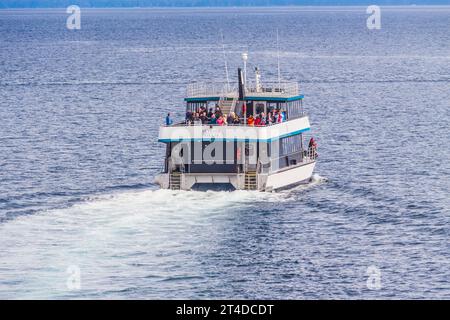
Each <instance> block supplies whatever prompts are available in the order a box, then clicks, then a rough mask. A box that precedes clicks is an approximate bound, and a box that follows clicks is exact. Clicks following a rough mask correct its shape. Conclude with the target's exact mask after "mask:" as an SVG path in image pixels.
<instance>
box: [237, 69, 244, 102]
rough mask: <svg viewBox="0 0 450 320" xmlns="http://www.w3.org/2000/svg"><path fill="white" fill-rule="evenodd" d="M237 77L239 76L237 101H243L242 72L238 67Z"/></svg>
mask: <svg viewBox="0 0 450 320" xmlns="http://www.w3.org/2000/svg"><path fill="white" fill-rule="evenodd" d="M238 78H239V101H244V99H245V86H244V74H243V73H242V69H241V68H238Z"/></svg>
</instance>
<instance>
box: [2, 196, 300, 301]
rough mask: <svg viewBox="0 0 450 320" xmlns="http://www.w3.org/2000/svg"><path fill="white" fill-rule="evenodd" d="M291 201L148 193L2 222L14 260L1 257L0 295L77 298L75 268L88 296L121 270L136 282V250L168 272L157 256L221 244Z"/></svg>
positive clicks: (4, 248) (6, 249)
mask: <svg viewBox="0 0 450 320" xmlns="http://www.w3.org/2000/svg"><path fill="white" fill-rule="evenodd" d="M291 199H292V195H291V194H290V193H289V192H285V193H263V192H254V191H234V192H212V191H208V192H187V191H171V190H145V191H134V192H123V193H117V194H113V195H107V196H98V197H96V198H93V199H89V200H87V201H86V202H82V203H79V204H76V205H73V206H71V207H69V208H65V209H58V210H50V211H46V212H41V213H38V214H34V215H29V216H23V217H19V218H17V219H15V220H12V221H8V223H5V224H3V225H0V233H1V238H2V246H1V248H0V250H1V252H0V256H2V257H8V258H7V259H1V260H0V270H1V277H2V279H3V280H1V281H0V298H55V297H56V298H58V297H67V296H71V295H72V294H75V297H78V295H77V293H73V292H71V291H70V290H68V288H67V285H66V282H67V277H68V274H67V273H66V271H67V268H68V267H70V266H76V267H79V268H80V270H81V273H82V279H83V281H82V284H83V288H84V290H83V293H86V292H89V293H92V292H96V291H98V290H99V289H98V288H99V287H100V288H103V290H104V289H105V285H106V287H108V286H109V284H105V283H102V284H99V283H98V281H107V279H108V278H109V277H112V276H116V275H120V274H122V275H123V276H124V277H131V278H132V279H133V280H132V281H136V280H137V279H138V278H139V275H138V274H135V273H133V272H132V270H131V269H133V268H130V266H129V264H130V263H133V262H134V256H135V255H139V254H145V255H147V257H146V259H145V261H146V262H147V263H149V264H154V266H153V267H154V268H155V270H162V269H164V268H165V267H167V266H164V268H162V265H161V263H162V261H164V259H163V260H161V259H160V258H152V256H153V255H155V254H167V253H172V254H173V255H178V254H179V251H180V250H181V249H182V248H195V247H198V246H201V245H204V244H208V243H211V242H214V241H215V239H216V238H217V237H216V235H217V232H220V231H221V230H226V229H227V228H226V225H227V224H229V223H233V221H234V219H236V217H237V216H238V215H240V214H248V213H249V211H250V210H252V207H254V206H261V205H262V204H269V203H277V202H280V201H290V200H291ZM253 211H254V210H253ZM19 235H20V236H19ZM148 255H150V257H148ZM141 262H142V261H141V260H139V263H141ZM168 263H169V265H171V263H174V262H168ZM19 270H20V271H19ZM164 270H165V269H164ZM134 272H142V271H134ZM159 272H161V271H159ZM165 272H166V271H165ZM15 281H16V282H17V285H16V286H15V285H13V284H12V283H14V282H15ZM111 286H112V288H111V289H119V288H121V286H120V284H118V283H117V284H111Z"/></svg>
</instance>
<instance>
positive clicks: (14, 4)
mask: <svg viewBox="0 0 450 320" xmlns="http://www.w3.org/2000/svg"><path fill="white" fill-rule="evenodd" d="M371 4H377V5H412V4H416V5H450V0H376V1H373V0H1V1H0V8H62V7H67V6H69V5H78V6H80V7H87V8H108V7H112V8H114V7H119V8H125V7H227V6H287V5H305V6H306V5H307V6H314V5H371Z"/></svg>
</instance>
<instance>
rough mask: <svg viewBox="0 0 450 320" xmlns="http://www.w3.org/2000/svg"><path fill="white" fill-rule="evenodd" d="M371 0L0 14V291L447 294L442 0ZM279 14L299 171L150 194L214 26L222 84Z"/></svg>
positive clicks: (445, 22)
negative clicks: (374, 14)
mask: <svg viewBox="0 0 450 320" xmlns="http://www.w3.org/2000/svg"><path fill="white" fill-rule="evenodd" d="M381 9H382V11H381V29H380V30H369V29H368V28H367V27H366V19H367V18H368V16H369V15H368V14H366V8H362V7H360V8H359V7H352V8H327V7H322V8H318V7H317V8H314V7H309V8H264V9H261V8H253V9H249V8H247V9H236V8H233V9H170V10H169V9H127V10H119V9H116V10H99V9H97V10H84V9H82V12H81V30H68V29H67V28H66V18H67V16H68V15H67V14H66V13H65V11H64V10H16V11H15V10H3V11H1V10H0V298H7V299H20V298H39V299H50V298H56V299H71V298H94V299H110V298H121V299H122V298H123V299H131V298H149V299H151V298H169V299H171V298H188V299H190V298H261V299H268V298H274V299H294V298H305V299H322V298H336V299H344V298H350V299H359V298H363V299H365V298H432V299H433V298H447V299H449V298H450V250H449V249H450V239H449V236H450V229H449V222H450V221H449V220H450V197H449V190H450V182H449V175H450V150H449V146H450V144H449V137H450V130H449V119H450V114H449V110H450V7H439V8H432V7H397V8H387V7H382V8H381ZM277 28H278V29H279V34H280V58H281V59H280V60H281V63H280V64H281V73H282V76H283V78H284V79H287V80H291V81H298V82H299V83H300V87H301V91H302V93H304V94H305V109H306V110H307V112H308V113H309V115H310V117H311V122H312V132H311V133H312V134H313V135H314V136H315V137H316V138H317V140H318V143H319V154H320V158H319V162H318V165H317V167H316V172H315V175H314V178H313V181H312V183H311V184H310V185H307V186H302V187H297V188H295V189H292V190H288V191H284V192H280V193H255V192H245V191H239V192H232V193H229V192H173V191H168V190H158V187H157V186H156V185H155V184H153V178H154V176H155V175H156V174H157V173H158V172H159V170H160V169H161V166H162V161H163V155H164V149H163V147H164V145H162V144H159V143H158V142H157V136H158V128H159V125H160V124H161V123H162V121H163V119H164V116H165V113H166V112H168V111H169V110H171V111H173V112H174V114H175V116H176V117H178V118H181V117H182V116H183V108H184V105H183V97H184V94H185V87H186V84H187V83H189V82H192V81H220V80H222V79H224V76H225V71H224V67H223V65H224V59H223V53H222V50H221V41H220V33H221V30H222V32H223V34H224V44H225V51H226V52H225V54H226V57H227V60H228V64H229V67H230V73H231V75H232V77H233V78H232V79H233V80H234V75H235V74H236V69H237V67H239V66H241V64H242V63H241V53H242V52H243V51H245V50H248V51H249V64H250V67H251V68H253V67H254V66H256V65H257V66H259V67H260V69H262V72H263V80H264V78H266V79H267V78H273V77H275V76H276V74H277V49H276V47H277V46H276V29H277ZM74 277H75V278H74ZM74 279H75V280H74ZM78 280H79V281H78Z"/></svg>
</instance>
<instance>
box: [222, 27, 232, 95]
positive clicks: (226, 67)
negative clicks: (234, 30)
mask: <svg viewBox="0 0 450 320" xmlns="http://www.w3.org/2000/svg"><path fill="white" fill-rule="evenodd" d="M220 37H221V39H222V53H223V60H224V62H225V75H226V77H227V91H228V92H230V77H229V76H228V62H227V57H226V55H225V42H224V39H223V32H222V30H220ZM228 92H227V93H228Z"/></svg>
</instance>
